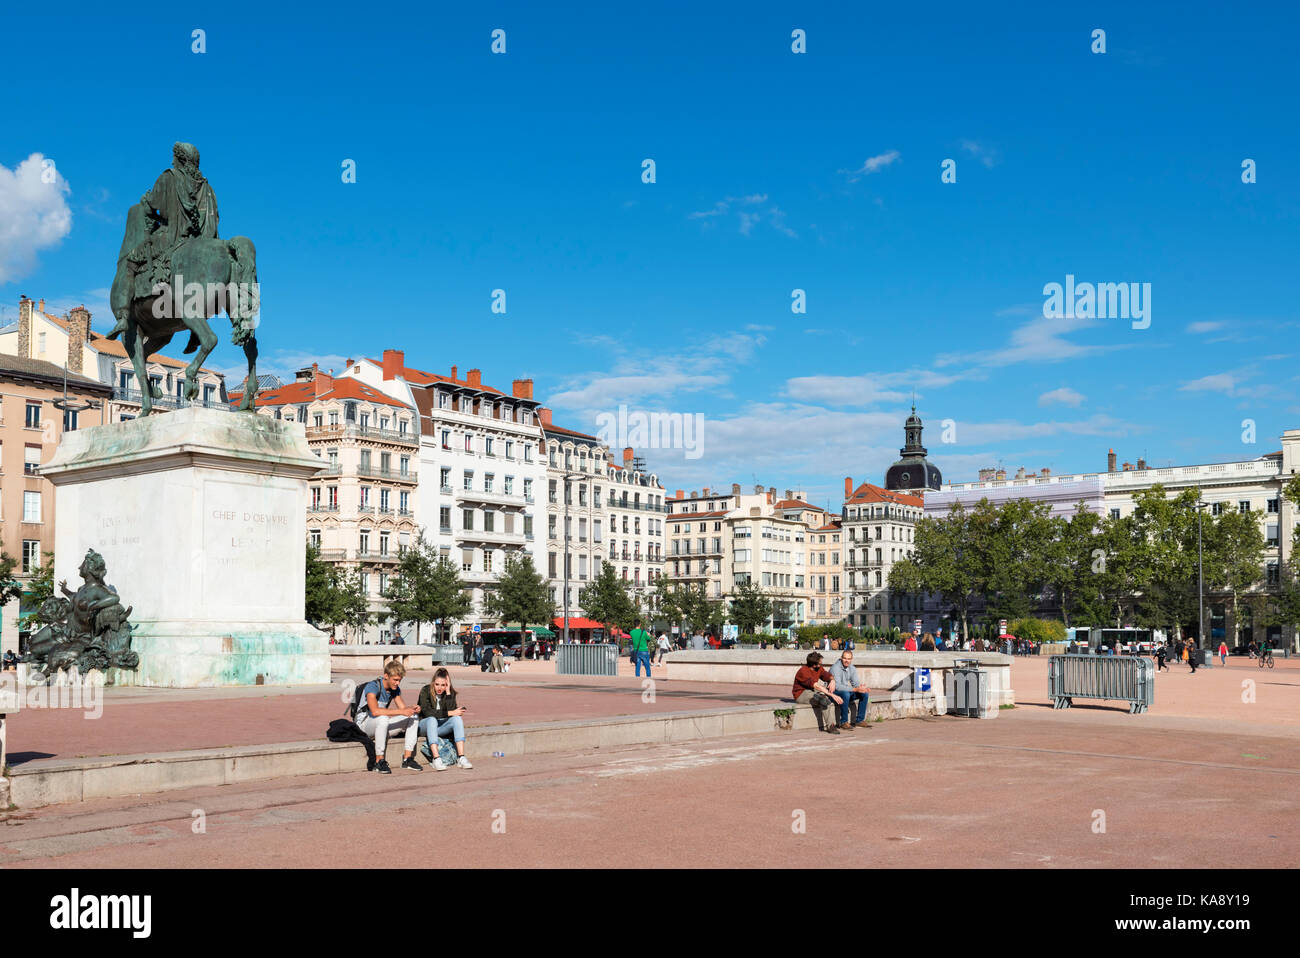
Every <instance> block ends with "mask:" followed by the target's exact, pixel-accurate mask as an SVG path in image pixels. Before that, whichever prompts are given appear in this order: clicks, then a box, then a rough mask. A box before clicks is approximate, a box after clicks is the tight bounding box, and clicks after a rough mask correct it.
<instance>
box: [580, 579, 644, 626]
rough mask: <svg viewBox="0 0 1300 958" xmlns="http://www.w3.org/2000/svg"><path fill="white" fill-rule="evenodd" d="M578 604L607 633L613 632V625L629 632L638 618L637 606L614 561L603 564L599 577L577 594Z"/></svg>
mask: <svg viewBox="0 0 1300 958" xmlns="http://www.w3.org/2000/svg"><path fill="white" fill-rule="evenodd" d="M578 603H579V604H580V605H581V606H582V611H583V612H584V613H585V614H586V615H587V616H588V617H589V618H592V619H595V620H596V621H597V622H600V623H601V624H603V625H604V626H605V631H606V633H610V632H612V630H611V629H610V626H611V625H616V626H618V627H619V628H620V629H622V630H623V631H624V632H626V631H628V630H629V629H631V628H632V622H633V620H635V619H636V617H637V609H636V603H635V602H633V601H632V596H631V595H630V594H629V593H628V585H627V582H626V581H625V580H624V579H623V578H621V577H620V576H619V574H618V572H617V571H616V570H615V568H614V564H613V563H612V562H603V563H601V566H600V572H598V573H597V574H596V578H595V579H594V580H592V582H591V584H590V585H588V586H586V587H584V588H583V589H582V591H581V592H579V593H578Z"/></svg>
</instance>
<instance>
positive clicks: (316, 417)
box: [311, 413, 325, 429]
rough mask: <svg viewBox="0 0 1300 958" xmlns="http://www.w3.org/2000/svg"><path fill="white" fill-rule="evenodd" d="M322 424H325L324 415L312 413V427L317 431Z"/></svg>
mask: <svg viewBox="0 0 1300 958" xmlns="http://www.w3.org/2000/svg"><path fill="white" fill-rule="evenodd" d="M324 422H325V419H324V415H323V414H322V413H312V417H311V424H312V425H313V426H314V427H316V428H317V429H319V428H320V427H321V426H322V425H323V424H324Z"/></svg>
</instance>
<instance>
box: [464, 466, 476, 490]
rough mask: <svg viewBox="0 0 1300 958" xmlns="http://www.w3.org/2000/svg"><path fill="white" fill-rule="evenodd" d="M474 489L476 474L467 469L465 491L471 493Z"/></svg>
mask: <svg viewBox="0 0 1300 958" xmlns="http://www.w3.org/2000/svg"><path fill="white" fill-rule="evenodd" d="M473 488H474V473H473V472H471V471H470V470H468V469H466V470H465V478H464V489H465V490H466V491H469V490H471V489H473Z"/></svg>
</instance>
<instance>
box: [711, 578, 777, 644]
mask: <svg viewBox="0 0 1300 958" xmlns="http://www.w3.org/2000/svg"><path fill="white" fill-rule="evenodd" d="M771 615H772V600H771V598H769V597H768V595H767V593H765V592H764V591H763V588H762V586H760V585H759V584H758V583H756V582H753V581H750V580H746V581H744V582H742V583H740V584H739V585H737V586H736V587H735V588H733V589H732V590H731V618H732V619H734V620H735V622H736V624H737V625H738V626H739V627H740V631H741V632H757V631H758V627H759V626H761V625H762V624H763V623H764V622H766V621H767V620H768V618H769V617H770V616H771ZM719 624H720V623H719Z"/></svg>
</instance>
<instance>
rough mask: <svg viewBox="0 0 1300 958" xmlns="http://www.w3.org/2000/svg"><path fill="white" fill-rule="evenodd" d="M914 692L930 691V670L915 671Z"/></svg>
mask: <svg viewBox="0 0 1300 958" xmlns="http://www.w3.org/2000/svg"><path fill="white" fill-rule="evenodd" d="M916 691H918V692H928V691H930V670H929V669H917V670H916Z"/></svg>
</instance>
